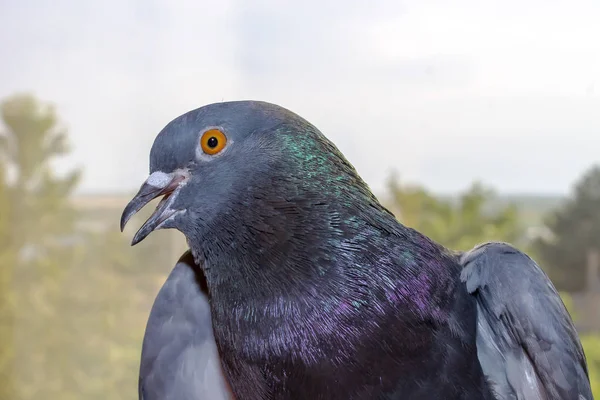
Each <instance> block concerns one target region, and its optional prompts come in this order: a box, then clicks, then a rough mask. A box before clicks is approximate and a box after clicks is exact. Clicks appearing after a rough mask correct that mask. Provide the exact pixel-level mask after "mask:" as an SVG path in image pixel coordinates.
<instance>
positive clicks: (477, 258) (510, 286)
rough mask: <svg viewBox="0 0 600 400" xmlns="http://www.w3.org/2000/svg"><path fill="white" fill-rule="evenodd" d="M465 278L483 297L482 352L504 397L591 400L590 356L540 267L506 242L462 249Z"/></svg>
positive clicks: (487, 369) (487, 371)
mask: <svg viewBox="0 0 600 400" xmlns="http://www.w3.org/2000/svg"><path fill="white" fill-rule="evenodd" d="M461 262H462V264H463V266H464V268H463V271H462V275H461V279H462V281H463V282H464V283H465V285H466V289H467V290H468V292H469V293H470V294H472V295H473V296H475V298H476V299H477V313H478V314H477V350H478V356H479V360H480V363H481V366H482V368H483V371H484V373H485V374H486V375H487V376H488V379H489V380H490V382H491V383H492V385H493V387H494V390H495V392H496V395H497V398H498V399H519V400H520V399H527V400H542V399H544V400H550V399H561V400H571V399H572V400H592V399H593V397H592V393H591V389H590V382H589V377H588V371H587V366H586V360H585V355H584V353H583V349H582V347H581V343H580V341H579V337H578V335H577V332H576V330H575V327H574V325H573V322H572V320H571V317H570V316H569V314H568V312H567V310H566V308H565V306H564V304H563V302H562V300H561V298H560V297H559V295H558V293H557V291H556V289H555V288H554V286H553V285H552V283H551V282H550V280H549V278H548V277H547V276H546V274H545V273H544V272H543V271H542V270H541V269H540V267H539V266H538V265H537V264H536V263H535V262H534V261H533V260H532V259H531V258H529V257H528V256H527V255H526V254H524V253H522V252H520V251H519V250H517V249H515V248H514V247H512V246H510V245H508V244H505V243H486V244H483V245H480V246H478V247H476V248H474V249H473V250H471V251H469V252H467V253H464V254H463V255H462V257H461Z"/></svg>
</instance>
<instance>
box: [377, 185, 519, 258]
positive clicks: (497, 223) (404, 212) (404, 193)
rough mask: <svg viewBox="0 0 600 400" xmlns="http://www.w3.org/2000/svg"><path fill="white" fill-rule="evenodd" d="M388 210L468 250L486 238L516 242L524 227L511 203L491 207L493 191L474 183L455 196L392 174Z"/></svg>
mask: <svg viewBox="0 0 600 400" xmlns="http://www.w3.org/2000/svg"><path fill="white" fill-rule="evenodd" d="M388 190H389V193H390V195H391V198H390V202H389V204H388V206H389V208H390V210H391V211H392V212H394V213H395V214H396V216H397V217H398V219H399V220H400V221H401V222H402V223H403V224H405V225H407V226H410V227H411V228H414V229H416V230H418V231H420V232H422V233H423V234H425V235H427V236H429V237H430V238H432V239H433V240H435V241H437V242H439V243H441V244H443V245H445V246H447V247H449V248H452V249H455V250H467V249H470V248H472V247H473V246H475V245H476V244H478V243H481V242H485V241H491V240H495V241H505V242H510V243H514V244H518V243H519V241H520V240H521V239H522V237H523V229H522V227H521V225H520V224H519V221H518V212H517V209H516V207H515V206H514V205H508V206H503V207H500V208H499V209H496V210H492V209H490V207H489V205H490V203H491V202H492V200H494V196H495V194H494V192H493V191H491V190H490V189H488V188H485V187H484V186H483V185H481V184H480V183H477V182H476V183H474V184H473V185H472V186H471V187H470V188H469V189H468V190H467V191H465V192H464V193H462V194H460V196H459V197H458V199H457V200H456V201H454V200H453V199H442V198H440V197H435V196H433V195H432V194H431V193H429V192H428V191H427V190H426V189H424V188H423V187H421V186H416V185H402V184H400V182H399V180H398V178H397V177H396V176H395V175H392V176H391V178H390V179H389V180H388Z"/></svg>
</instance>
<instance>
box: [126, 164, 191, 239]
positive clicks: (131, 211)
mask: <svg viewBox="0 0 600 400" xmlns="http://www.w3.org/2000/svg"><path fill="white" fill-rule="evenodd" d="M187 178H188V175H187V173H186V171H181V170H178V171H175V172H172V173H170V174H167V173H164V172H161V171H156V172H154V173H152V174H151V175H150V176H149V177H148V179H146V182H144V184H143V185H142V187H141V188H140V190H139V191H138V192H137V194H136V195H135V196H134V197H133V199H131V201H130V202H129V204H127V206H126V207H125V209H124V210H123V214H122V215H121V232H123V229H125V225H127V221H129V219H130V218H131V217H132V216H133V215H135V213H137V212H138V211H139V210H141V209H142V208H143V207H144V206H145V205H146V204H148V203H149V202H151V201H152V200H154V199H155V198H157V197H159V196H164V197H163V198H162V200H161V201H160V203H158V206H156V210H155V211H154V213H152V215H151V216H150V218H148V220H147V221H146V222H145V223H144V225H142V227H141V228H140V229H139V230H138V231H137V233H136V234H135V236H134V237H133V240H132V242H131V245H132V246H134V245H136V244H138V243H139V242H141V241H142V240H144V239H145V238H146V236H148V235H149V234H150V233H151V232H152V231H154V230H156V229H160V228H161V226H162V225H163V224H164V223H165V221H167V220H168V219H169V218H171V217H173V216H174V215H175V214H176V213H178V212H179V210H174V209H172V208H171V205H172V204H173V202H174V201H175V199H176V198H177V195H178V194H179V191H180V190H181V187H182V186H184V185H185V182H186V181H187Z"/></svg>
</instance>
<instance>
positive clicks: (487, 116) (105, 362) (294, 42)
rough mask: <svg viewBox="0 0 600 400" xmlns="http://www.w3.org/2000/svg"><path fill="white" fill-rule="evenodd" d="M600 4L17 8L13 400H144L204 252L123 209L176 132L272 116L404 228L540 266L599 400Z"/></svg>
mask: <svg viewBox="0 0 600 400" xmlns="http://www.w3.org/2000/svg"><path fill="white" fill-rule="evenodd" d="M599 20H600V3H599V2H598V1H595V0H587V1H586V0H571V1H566V0H562V1H560V0H556V1H542V0H528V1H516V0H503V1H481V0H477V1H476V0H457V1H452V2H447V1H440V0H418V1H417V0H406V1H397V0H395V1H392V0H390V1H386V0H381V1H372V2H360V1H354V0H330V1H328V2H322V1H316V0H305V1H303V2H295V3H291V2H283V1H276V0H255V1H249V0H247V1H241V0H222V1H219V2H216V1H213V2H211V1H200V0H193V1H192V0H189V1H188V0H173V1H166V0H131V1H116V0H105V1H102V2H100V1H97V2H90V1H88V2H84V1H75V0H55V1H49V0H25V1H16V0H2V1H0V38H1V39H0V59H1V60H2V62H1V63H0V99H1V105H0V113H1V115H0V116H1V125H0V400H13V399H14V400H26V399H27V400H29V399H44V400H54V399H60V400H70V399H107V398H108V399H113V400H121V399H123V400H126V399H127V400H129V399H137V374H138V365H139V355H140V346H141V339H142V336H143V332H144V329H145V323H146V320H147V317H148V313H149V310H150V307H151V305H152V302H153V299H154V297H155V295H156V293H157V291H158V289H159V288H160V286H161V285H162V283H163V282H164V280H165V277H166V275H167V274H168V273H169V271H170V269H171V268H172V266H173V265H174V263H175V261H176V260H177V258H178V257H179V255H180V254H181V253H182V252H183V251H184V250H185V242H184V240H183V237H182V235H181V234H179V233H177V232H174V231H159V232H157V233H154V234H152V235H151V236H150V237H149V238H148V239H147V240H146V241H144V242H142V243H141V244H139V245H138V246H136V247H134V248H131V247H129V242H130V240H131V237H132V234H133V232H134V229H136V228H137V227H139V225H140V222H141V219H142V218H145V217H147V216H148V213H149V212H150V211H151V210H150V209H151V208H152V207H148V209H146V210H145V213H142V215H141V216H140V217H138V218H137V221H133V222H132V223H130V224H129V227H130V228H129V229H128V230H127V231H126V232H125V234H121V233H120V232H119V229H118V221H119V216H120V213H121V210H122V209H123V207H124V206H125V204H126V203H127V202H128V200H129V199H130V198H131V196H132V195H133V193H134V192H135V191H136V190H137V188H138V187H139V185H140V184H141V182H142V181H143V180H144V179H145V177H146V176H147V171H148V155H149V150H150V146H151V144H152V142H153V140H154V138H155V136H156V134H157V133H158V132H159V131H160V129H162V128H163V126H164V125H166V124H167V123H168V122H169V121H170V120H171V119H173V118H175V117H177V116H178V115H180V114H182V113H184V112H186V111H188V110H190V109H194V108H197V107H200V106H202V105H204V104H207V103H212V102H218V101H223V100H236V99H259V100H266V101H270V102H274V103H277V104H280V105H282V106H284V107H287V108H289V109H291V110H293V111H295V112H296V113H299V114H300V115H302V116H303V117H305V118H306V119H308V120H309V121H311V122H312V123H314V124H315V125H316V126H317V127H319V128H320V129H321V130H322V131H323V132H324V133H325V134H326V135H327V136H328V137H329V138H331V139H332V140H333V141H334V142H335V143H336V144H337V145H338V147H339V148H340V149H341V150H342V152H343V153H344V154H345V155H346V156H347V158H348V159H349V160H350V161H351V162H352V163H353V164H354V165H355V166H356V168H357V169H358V171H359V172H360V173H361V175H362V176H363V177H364V178H365V180H366V181H367V182H368V183H369V184H370V185H371V187H372V189H373V191H374V192H375V193H376V194H377V195H378V197H379V198H380V199H381V201H382V202H384V203H385V204H386V205H388V206H389V207H390V208H391V209H392V210H393V211H394V213H395V214H396V215H397V217H398V219H399V220H400V221H402V222H403V223H404V224H406V225H409V226H412V227H415V228H417V229H419V230H421V231H422V232H424V233H425V234H427V235H429V236H431V237H432V238H433V239H435V240H437V241H439V242H441V243H443V244H445V245H447V246H449V247H452V248H455V249H462V250H465V249H468V248H470V247H472V246H473V245H475V244H476V243H479V242H482V241H486V240H503V241H509V242H512V243H514V244H516V245H518V246H519V247H520V248H521V249H523V250H525V251H527V252H528V253H529V254H531V255H532V256H533V257H534V258H535V259H536V260H537V261H538V262H539V263H540V265H541V266H542V267H543V268H544V269H545V271H546V272H547V273H548V274H549V276H550V277H551V278H552V280H553V282H554V284H555V285H556V286H557V288H558V289H559V290H560V291H561V293H562V295H563V297H564V300H565V303H566V304H567V306H568V308H569V309H570V310H571V312H572V315H573V317H574V318H575V320H576V323H577V327H578V329H579V332H580V334H581V337H582V341H583V343H584V346H585V351H586V354H587V357H588V362H589V367H590V374H591V379H592V382H593V384H594V388H595V389H594V390H595V393H596V396H600V333H599V332H600V311H599V308H598V305H599V300H600V273H599V270H600V267H599V265H600V167H599V166H598V163H599V162H600V40H599V38H600V24H599V23H598V21H599Z"/></svg>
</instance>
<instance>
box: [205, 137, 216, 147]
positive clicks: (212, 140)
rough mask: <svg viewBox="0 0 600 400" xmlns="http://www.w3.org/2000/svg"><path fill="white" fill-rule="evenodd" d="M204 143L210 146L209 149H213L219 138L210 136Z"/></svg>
mask: <svg viewBox="0 0 600 400" xmlns="http://www.w3.org/2000/svg"><path fill="white" fill-rule="evenodd" d="M206 144H207V145H208V147H210V148H211V149H214V148H215V147H217V145H218V144H219V139H217V138H216V137H214V136H211V137H210V138H209V139H208V142H206Z"/></svg>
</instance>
